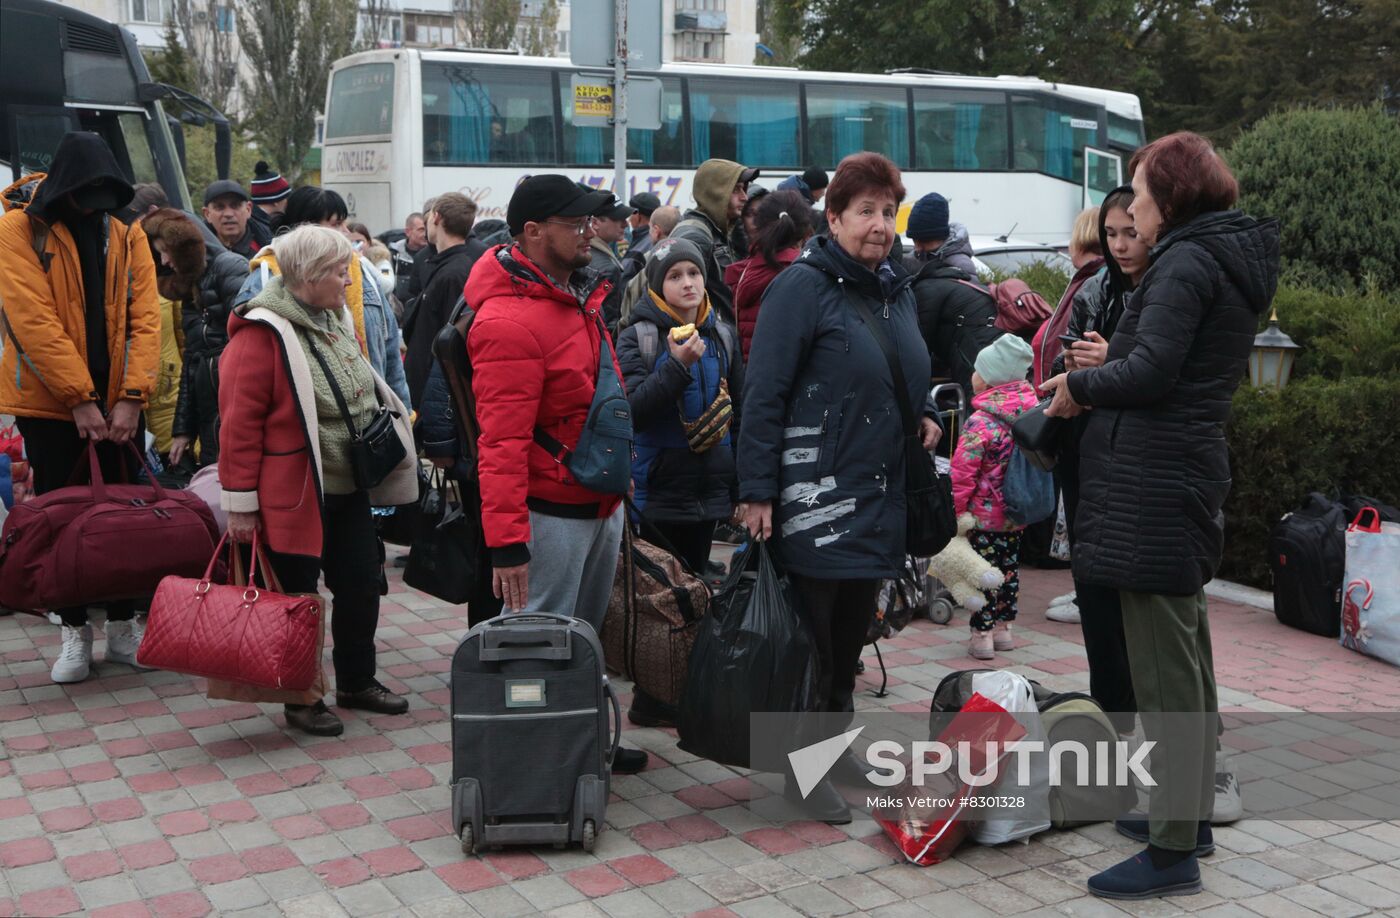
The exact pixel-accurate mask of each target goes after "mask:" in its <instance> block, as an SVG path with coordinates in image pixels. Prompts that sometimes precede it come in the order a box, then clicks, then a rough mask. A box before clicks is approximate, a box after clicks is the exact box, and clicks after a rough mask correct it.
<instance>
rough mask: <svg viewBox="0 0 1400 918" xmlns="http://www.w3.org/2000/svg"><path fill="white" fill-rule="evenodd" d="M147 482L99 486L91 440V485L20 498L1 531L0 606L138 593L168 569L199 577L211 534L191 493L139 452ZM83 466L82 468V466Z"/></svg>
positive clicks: (34, 608) (77, 602)
mask: <svg viewBox="0 0 1400 918" xmlns="http://www.w3.org/2000/svg"><path fill="white" fill-rule="evenodd" d="M126 446H127V448H128V449H130V450H131V452H132V453H133V454H134V455H135V456H136V458H137V460H138V461H139V462H140V463H141V469H142V471H143V472H145V474H146V478H147V479H148V480H149V481H150V484H149V485H144V484H140V485H137V484H107V483H106V482H105V481H103V480H102V469H101V466H100V465H99V464H98V461H97V448H96V445H95V444H94V443H91V442H89V444H88V448H87V462H88V469H89V471H90V473H91V475H92V478H91V483H90V484H85V485H69V486H68V487H66V488H59V489H58V490H56V491H50V492H49V493H47V494H45V495H43V496H41V497H36V498H34V499H33V500H30V501H26V502H25V503H23V504H18V505H17V506H15V508H14V509H13V510H11V511H10V515H9V516H8V517H7V518H6V519H5V528H4V535H3V538H0V606H4V607H5V608H7V609H16V610H21V611H28V612H39V611H43V610H49V609H66V608H69V607H72V606H85V605H89V604H91V603H99V602H111V601H113V600H120V599H142V598H145V597H147V596H150V595H151V594H152V593H154V592H155V590H156V587H157V586H158V585H159V584H160V581H161V578H162V577H165V576H167V575H170V574H175V575H180V576H185V577H198V576H199V572H200V571H202V570H204V565H205V562H207V561H208V560H209V555H210V553H212V552H213V550H214V543H215V542H217V541H218V538H219V530H218V527H217V525H216V524H215V523H214V515H213V514H212V513H210V512H209V507H208V505H206V504H205V503H204V501H203V500H201V499H200V498H199V496H198V495H197V494H189V493H186V492H184V491H178V490H175V491H167V490H166V489H165V488H163V487H161V485H160V483H159V482H158V481H156V477H155V475H153V474H151V470H150V468H149V467H148V466H147V465H146V461H145V459H144V458H142V456H141V452H140V451H139V450H138V449H137V448H136V446H135V445H134V444H132V443H128V444H126ZM80 467H81V466H80Z"/></svg>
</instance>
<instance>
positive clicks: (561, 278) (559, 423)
mask: <svg viewBox="0 0 1400 918" xmlns="http://www.w3.org/2000/svg"><path fill="white" fill-rule="evenodd" d="M614 206H615V205H614V202H613V197H612V195H611V194H608V193H607V192H602V191H594V190H592V189H589V188H587V187H580V186H579V185H577V184H575V183H574V182H572V181H571V180H569V179H568V178H567V177H565V176H562V175H535V176H531V177H530V178H528V179H526V180H525V181H523V182H521V183H520V184H519V185H517V186H516V189H515V193H514V194H513V195H512V196H511V199H510V204H509V205H508V207H507V208H506V222H507V224H509V227H510V233H511V236H512V237H513V238H514V242H513V243H512V244H510V245H501V246H497V247H496V248H494V249H491V250H490V251H488V252H487V253H486V254H485V255H483V256H482V257H481V258H480V259H479V260H478V261H477V263H476V265H475V266H474V267H473V268H472V273H471V276H470V277H469V278H468V279H467V286H466V293H465V295H466V300H467V303H468V304H469V305H470V306H471V307H472V308H473V309H474V310H476V317H475V319H474V320H473V322H472V327H471V331H470V332H469V334H468V337H467V353H468V355H469V356H470V358H471V364H472V393H473V395H474V396H475V398H476V414H477V424H478V426H479V428H480V437H479V439H478V441H477V451H478V460H477V472H478V474H477V479H478V482H479V484H480V489H481V523H482V529H483V531H484V533H485V536H486V545H487V548H488V549H489V550H490V555H491V557H490V561H491V568H492V575H491V576H492V588H493V592H494V594H495V596H496V597H497V598H499V599H500V600H501V602H502V604H503V605H504V607H505V608H506V609H507V610H512V611H523V612H550V613H554V614H557V615H572V616H574V617H575V618H581V619H583V620H585V621H587V622H588V623H589V624H590V625H592V626H593V630H594V631H597V632H599V633H601V632H602V630H603V618H604V616H605V614H606V613H607V608H608V599H609V597H610V596H611V594H612V584H613V576H614V574H615V573H616V572H617V558H618V552H619V549H620V546H621V542H622V526H623V513H622V512H621V510H620V509H619V504H620V503H621V499H620V498H619V497H617V496H615V495H608V494H601V493H599V492H596V491H592V490H589V489H588V488H585V487H583V486H582V485H580V484H579V483H578V482H576V481H574V480H573V478H572V477H571V476H570V474H569V470H568V468H567V467H566V466H565V465H564V464H563V463H562V462H558V461H556V460H555V459H554V457H553V455H551V454H550V453H549V452H548V451H547V450H546V449H545V448H544V447H542V446H540V445H539V444H538V443H536V442H535V436H536V429H538V430H539V431H542V432H543V433H544V434H547V435H548V436H549V437H552V438H553V439H554V440H555V441H557V442H558V443H560V444H562V445H563V446H564V447H565V449H572V448H573V447H574V446H576V445H577V443H578V440H579V435H580V433H581V432H582V431H583V426H584V423H585V421H586V420H587V417H588V410H589V407H590V406H591V404H592V402H593V393H594V390H595V389H596V386H597V378H598V366H599V358H600V355H601V354H602V353H604V352H603V351H602V348H603V342H604V339H605V338H606V337H607V334H608V333H607V331H606V330H605V329H604V328H603V324H602V313H603V303H604V301H605V300H606V299H607V298H608V296H609V294H610V293H611V292H612V289H613V287H612V283H611V282H610V281H609V280H608V279H607V278H606V277H602V276H600V275H599V274H597V273H596V272H593V271H590V270H588V264H589V261H590V258H591V254H592V243H593V238H594V228H593V218H594V217H595V216H599V215H602V214H604V213H605V212H607V211H609V210H611V209H612V208H613V207H614ZM609 351H611V343H610V342H609ZM613 360H614V367H616V358H615V357H614V358H613ZM617 373H618V377H619V378H620V377H621V376H622V372H621V370H620V369H618V370H617ZM473 617H475V616H473ZM646 762H647V757H646V753H644V752H640V751H637V750H632V749H620V750H618V754H617V757H616V758H615V759H614V762H613V771H614V772H616V773H621V774H630V773H633V772H637V771H640V770H641V769H642V768H643V767H645V765H646Z"/></svg>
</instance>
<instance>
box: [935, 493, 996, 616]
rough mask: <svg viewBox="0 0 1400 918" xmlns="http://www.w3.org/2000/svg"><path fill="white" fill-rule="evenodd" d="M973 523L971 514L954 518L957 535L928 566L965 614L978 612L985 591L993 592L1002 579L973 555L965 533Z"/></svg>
mask: <svg viewBox="0 0 1400 918" xmlns="http://www.w3.org/2000/svg"><path fill="white" fill-rule="evenodd" d="M976 525H977V521H976V520H975V519H973V517H972V514H970V513H964V514H963V515H962V516H960V517H958V535H957V537H956V538H954V539H953V540H952V541H951V542H949V543H948V545H947V547H946V548H944V549H943V550H942V551H940V552H939V553H938V554H936V555H934V556H933V560H932V561H930V562H929V573H931V574H933V576H935V577H937V578H938V580H939V582H940V583H942V584H943V585H944V586H945V587H947V588H948V592H950V593H952V594H953V598H954V599H955V600H957V602H958V605H960V606H962V607H963V608H964V609H966V610H967V611H969V612H979V611H981V610H982V609H983V608H984V607H985V606H986V605H987V596H986V594H985V592H984V591H985V590H994V589H996V588H997V586H998V585H999V584H1000V583H1001V582H1002V580H1003V579H1005V575H1003V574H1002V572H1001V571H999V570H997V569H996V568H995V567H993V566H992V565H991V564H989V563H987V560H986V559H985V558H983V557H982V556H981V555H979V554H978V553H977V550H976V549H975V548H973V547H972V543H971V542H969V541H968V540H967V533H968V530H970V529H972V528H974V527H975V526H976Z"/></svg>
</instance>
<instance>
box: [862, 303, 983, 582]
mask: <svg viewBox="0 0 1400 918" xmlns="http://www.w3.org/2000/svg"><path fill="white" fill-rule="evenodd" d="M841 286H842V288H843V289H846V292H847V294H848V295H849V296H850V299H851V306H852V308H854V309H855V313H856V316H857V317H858V318H859V319H860V322H861V324H862V325H864V326H865V327H866V329H867V330H868V331H869V332H870V336H871V337H872V338H874V339H875V343H876V344H878V345H879V346H880V350H881V351H883V352H884V355H885V360H886V361H888V363H889V365H890V375H891V377H892V378H893V379H894V397H895V402H896V403H897V404H898V405H899V416H900V419H901V420H902V422H903V425H904V503H905V508H904V513H905V530H904V532H905V535H904V545H905V553H906V554H910V555H914V556H915V557H918V558H929V557H932V556H933V555H936V554H938V553H939V552H940V551H942V550H943V548H944V546H946V545H947V544H948V543H949V542H950V541H952V539H953V537H954V536H955V535H957V534H958V518H957V514H956V513H954V512H953V486H952V482H951V481H949V480H948V477H947V476H946V475H940V474H938V468H937V466H935V465H934V464H933V457H931V456H930V455H929V454H928V450H926V449H924V444H923V440H922V438H921V437H920V436H919V418H918V415H916V414H915V413H914V409H913V407H912V406H911V405H910V404H909V386H908V385H907V384H906V383H905V381H904V370H903V368H902V367H901V366H900V363H899V354H897V353H896V352H895V349H894V345H893V344H892V343H891V342H890V340H889V336H888V335H887V334H886V331H885V329H884V328H883V327H881V326H880V323H878V322H872V321H870V317H869V316H867V315H866V314H865V310H864V309H862V308H861V305H860V303H859V302H858V301H857V300H856V298H855V294H854V293H851V291H850V290H849V289H847V288H846V285H845V284H842V285H841Z"/></svg>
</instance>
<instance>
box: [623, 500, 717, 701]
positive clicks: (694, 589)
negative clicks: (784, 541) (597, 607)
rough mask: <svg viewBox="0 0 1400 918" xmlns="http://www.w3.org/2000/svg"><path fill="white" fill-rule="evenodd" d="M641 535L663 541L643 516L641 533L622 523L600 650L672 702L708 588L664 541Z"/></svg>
mask: <svg viewBox="0 0 1400 918" xmlns="http://www.w3.org/2000/svg"><path fill="white" fill-rule="evenodd" d="M629 505H630V504H629ZM644 537H646V538H644ZM647 539H651V540H653V541H654V542H657V543H664V541H665V538H664V536H662V535H661V533H659V532H657V531H656V528H655V527H654V526H650V525H649V524H647V523H646V521H645V520H643V528H642V534H641V535H633V533H632V527H631V525H630V524H629V525H628V526H626V527H625V528H624V529H623V535H622V555H621V557H620V558H619V559H618V564H617V575H616V576H615V577H614V579H613V588H612V596H611V598H610V599H609V600H608V612H607V616H606V617H605V618H604V620H603V633H602V635H601V638H602V641H603V652H604V654H606V656H607V662H608V667H609V668H610V669H612V670H614V671H616V672H618V673H621V674H622V675H623V676H624V677H625V678H628V679H631V680H632V682H633V683H634V684H635V685H636V687H637V688H638V689H640V690H641V691H643V692H645V693H646V694H648V695H650V696H651V697H652V698H654V699H656V700H657V701H660V702H661V703H662V704H665V705H672V706H674V705H676V704H678V703H679V702H680V699H681V693H682V692H683V691H685V684H686V681H687V680H686V673H687V669H688V667H689V666H690V653H691V650H692V649H693V648H694V646H695V636H696V633H697V631H698V630H699V627H700V620H701V619H702V618H704V616H705V610H706V609H707V608H708V607H709V603H710V590H709V587H707V586H706V585H705V582H704V581H703V580H701V579H700V578H699V577H697V576H695V573H694V572H693V571H691V570H690V569H689V568H688V567H687V566H686V564H685V562H684V561H682V560H681V559H680V558H679V557H678V556H677V555H675V554H674V553H673V552H672V551H671V550H669V548H670V546H669V545H667V544H653V541H647Z"/></svg>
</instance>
